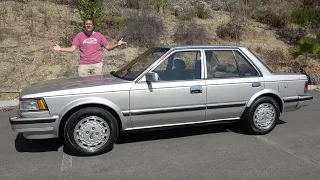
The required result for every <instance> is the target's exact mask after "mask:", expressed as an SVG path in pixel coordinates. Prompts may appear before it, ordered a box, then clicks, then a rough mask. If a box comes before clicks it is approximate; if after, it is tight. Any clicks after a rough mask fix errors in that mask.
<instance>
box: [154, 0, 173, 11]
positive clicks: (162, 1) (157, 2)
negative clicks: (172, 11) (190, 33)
mask: <svg viewBox="0 0 320 180" xmlns="http://www.w3.org/2000/svg"><path fill="white" fill-rule="evenodd" d="M150 3H151V5H152V6H153V7H154V8H155V9H156V11H157V12H160V13H164V12H165V11H166V10H167V9H169V6H170V2H169V0H151V1H150Z"/></svg>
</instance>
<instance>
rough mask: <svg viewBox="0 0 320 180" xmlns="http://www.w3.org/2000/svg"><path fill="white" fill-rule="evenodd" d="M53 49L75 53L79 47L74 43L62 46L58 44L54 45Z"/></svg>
mask: <svg viewBox="0 0 320 180" xmlns="http://www.w3.org/2000/svg"><path fill="white" fill-rule="evenodd" d="M53 50H55V51H61V52H68V53H73V52H75V51H76V50H77V47H76V46H75V45H72V46H71V47H67V48H62V47H60V46H59V45H58V44H56V46H54V47H53Z"/></svg>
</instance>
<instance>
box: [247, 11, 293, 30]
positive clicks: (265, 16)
mask: <svg viewBox="0 0 320 180" xmlns="http://www.w3.org/2000/svg"><path fill="white" fill-rule="evenodd" d="M253 19H255V20H256V21H258V22H261V23H263V24H267V25H269V26H271V27H273V28H283V27H284V26H285V25H287V23H288V19H287V17H286V15H285V14H283V13H281V12H274V11H272V9H271V8H267V9H260V10H257V11H256V12H255V13H254V14H253Z"/></svg>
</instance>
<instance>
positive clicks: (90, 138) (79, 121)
mask: <svg viewBox="0 0 320 180" xmlns="http://www.w3.org/2000/svg"><path fill="white" fill-rule="evenodd" d="M81 127H82V128H83V129H82V130H81V129H80V128H81ZM76 130H78V132H76ZM118 133H119V128H118V124H117V121H116V119H115V117H114V116H113V115H112V114H111V113H110V112H108V111H107V110H105V109H101V108H95V107H88V108H84V109H81V110H78V111H77V112H75V113H74V114H72V115H71V116H70V117H69V118H68V120H67V122H66V124H65V127H64V139H65V145H66V147H67V148H68V149H69V150H70V151H71V152H72V153H74V154H75V155H80V156H92V155H98V154H102V153H105V152H107V151H109V150H111V149H112V148H113V145H114V143H115V142H116V140H117V138H118ZM88 145H91V146H95V147H88Z"/></svg>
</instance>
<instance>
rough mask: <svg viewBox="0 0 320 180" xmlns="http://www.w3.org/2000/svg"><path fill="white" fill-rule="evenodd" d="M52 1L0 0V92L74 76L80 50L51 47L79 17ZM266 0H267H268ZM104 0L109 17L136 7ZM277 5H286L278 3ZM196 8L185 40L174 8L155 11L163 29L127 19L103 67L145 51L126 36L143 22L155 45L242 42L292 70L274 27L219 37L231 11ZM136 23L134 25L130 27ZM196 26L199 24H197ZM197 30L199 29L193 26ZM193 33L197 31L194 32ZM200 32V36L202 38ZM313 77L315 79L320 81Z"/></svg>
mask: <svg viewBox="0 0 320 180" xmlns="http://www.w3.org/2000/svg"><path fill="white" fill-rule="evenodd" d="M53 1H54V0H53ZM53 1H51V2H50V1H48V2H47V1H45V0H41V1H37V0H30V1H26V3H22V2H17V1H1V2H0V6H1V7H2V8H1V9H0V56H1V60H0V83H1V87H0V92H1V91H19V90H21V89H22V88H24V87H26V86H28V85H29V84H32V83H35V82H39V81H44V80H47V79H54V78H60V77H71V76H77V70H78V64H79V52H76V53H74V54H67V53H57V52H54V51H52V49H51V48H52V47H53V45H54V43H58V44H61V45H63V46H68V45H70V42H71V41H72V38H73V36H74V35H75V33H77V32H79V30H80V28H81V25H82V22H81V21H80V17H79V15H78V14H77V12H76V11H74V10H72V9H70V5H62V4H64V3H68V2H67V1H68V0H65V1H64V0H61V2H60V0H58V1H59V2H58V1H55V3H53ZM175 1H178V0H175ZM269 1H270V2H271V1H272V0H269ZM70 2H71V1H70ZM132 2H133V1H132ZM181 2H182V1H181ZM206 2H209V1H206ZM212 2H213V1H212ZM215 2H219V3H221V5H219V6H221V7H220V10H223V9H225V8H226V7H225V3H224V1H220V0H215ZM291 2H293V1H291ZM61 3H62V4H61ZM105 3H106V4H107V5H108V6H106V7H107V9H106V11H107V14H108V15H111V16H117V17H121V18H125V19H126V18H128V17H133V16H132V15H133V14H135V13H136V12H137V9H129V8H126V6H128V5H126V4H125V3H126V0H119V1H117V0H110V1H108V2H105ZM133 3H134V2H133ZM219 3H218V4H219ZM295 3H296V2H295ZM270 4H274V3H270ZM130 6H131V5H130ZM281 6H284V5H283V4H282V5H281ZM181 7H183V6H181ZM189 7H190V6H189ZM139 8H140V7H139ZM221 8H222V9H221ZM140 9H141V8H140ZM279 9H281V8H279ZM193 10H195V9H193ZM194 12H195V11H191V13H190V14H192V16H190V14H189V15H188V13H186V14H187V17H183V18H182V19H184V18H186V19H188V20H190V19H193V20H194V23H191V24H190V25H188V26H187V27H189V29H191V30H188V28H186V27H185V26H184V28H182V30H183V29H187V33H186V34H187V35H183V31H180V32H179V33H180V35H181V34H182V36H180V38H178V39H176V40H179V39H180V40H185V41H175V40H174V38H173V37H174V35H175V33H176V32H177V29H179V22H180V21H181V19H179V18H178V17H177V16H175V15H174V13H173V15H170V14H166V15H164V16H160V15H159V16H158V15H157V16H158V19H161V20H162V23H161V24H162V25H161V28H163V29H162V30H161V31H158V29H157V28H154V27H160V26H157V25H158V24H157V23H154V24H153V25H155V26H152V24H151V26H146V24H147V25H148V23H135V24H129V26H128V27H130V28H133V30H135V31H133V30H132V29H131V30H129V31H127V33H126V35H127V36H125V37H124V40H125V41H127V42H128V43H129V44H128V47H127V48H125V49H119V50H118V49H117V50H114V51H110V52H107V51H103V58H104V62H105V63H104V71H105V72H108V71H112V70H116V69H117V68H119V67H121V66H122V65H123V64H125V62H127V61H128V60H130V59H133V58H134V57H135V56H137V55H138V54H139V53H142V52H143V51H144V50H145V49H144V48H139V47H138V46H137V45H135V41H134V39H133V38H131V39H130V36H131V37H133V33H134V32H139V31H141V27H145V28H144V29H142V30H143V31H145V30H146V29H147V28H146V27H151V29H150V31H148V32H150V33H149V34H151V36H146V37H148V38H149V39H150V38H153V37H156V39H151V40H156V41H155V44H157V45H158V44H168V45H174V44H179V45H180V44H188V43H189V41H190V40H192V39H193V40H196V41H197V42H195V41H193V43H191V44H212V45H243V46H247V47H249V48H250V49H251V50H253V51H255V52H257V54H258V56H259V57H261V58H262V59H263V60H265V61H266V62H267V63H268V64H270V65H271V66H272V68H273V69H280V70H286V71H290V70H292V68H291V69H290V67H291V64H292V63H291V62H292V58H291V57H290V55H289V54H288V45H287V44H286V43H285V42H283V41H282V40H281V39H277V36H276V31H275V30H272V29H270V28H269V27H268V25H266V24H263V23H259V22H256V21H253V20H250V19H244V21H243V22H244V24H245V27H244V28H245V29H244V31H243V34H242V38H241V39H240V40H238V41H235V40H232V39H221V38H219V37H218V35H217V34H216V30H217V28H218V27H219V26H220V25H221V24H224V23H228V22H229V20H230V16H229V15H230V14H229V13H228V12H225V11H212V12H211V13H210V18H209V19H201V18H199V17H196V16H195V15H194ZM180 15H181V14H180ZM180 15H179V16H180ZM181 16H183V15H181ZM188 16H190V17H188ZM129 19H130V18H129ZM135 22H137V21H135ZM148 22H156V21H148ZM136 24H138V25H137V26H134V25H136ZM120 26H121V25H120ZM200 26H201V27H202V28H199V27H200ZM118 27H119V26H118V24H116V25H115V26H114V29H111V30H114V32H111V34H108V35H106V37H107V38H108V40H110V41H111V42H113V43H114V42H115V40H118V37H120V35H122V33H120V31H119V32H116V31H117V30H118ZM180 27H183V26H180ZM195 29H198V30H197V31H194V30H195ZM108 30H109V29H108ZM155 30H157V31H155ZM180 30H181V28H180ZM160 32H162V33H160ZM192 32H197V33H194V34H192ZM190 33H191V34H190ZM195 34H196V35H195ZM284 34H285V35H286V36H289V37H288V39H289V40H295V39H296V36H294V37H291V34H290V31H286V32H284ZM144 35H145V34H144V33H140V35H139V37H140V39H141V40H142V42H146V41H145V40H143V36H144ZM200 35H203V37H201V36H200ZM110 37H114V38H115V39H112V38H110ZM134 37H135V39H136V40H137V39H139V38H136V37H137V36H134ZM206 37H208V38H206ZM148 38H147V39H148ZM136 42H137V41H136ZM312 63H313V64H312V65H311V66H310V67H312V68H309V69H308V70H307V71H308V73H309V74H311V75H312V77H316V76H317V77H318V76H320V75H319V72H320V69H319V68H318V69H317V68H316V67H319V64H320V63H319V62H318V61H312ZM315 81H317V82H318V80H315ZM6 96H7V97H8V98H9V99H10V98H15V96H16V95H12V94H9V95H4V94H0V99H4V98H6Z"/></svg>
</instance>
